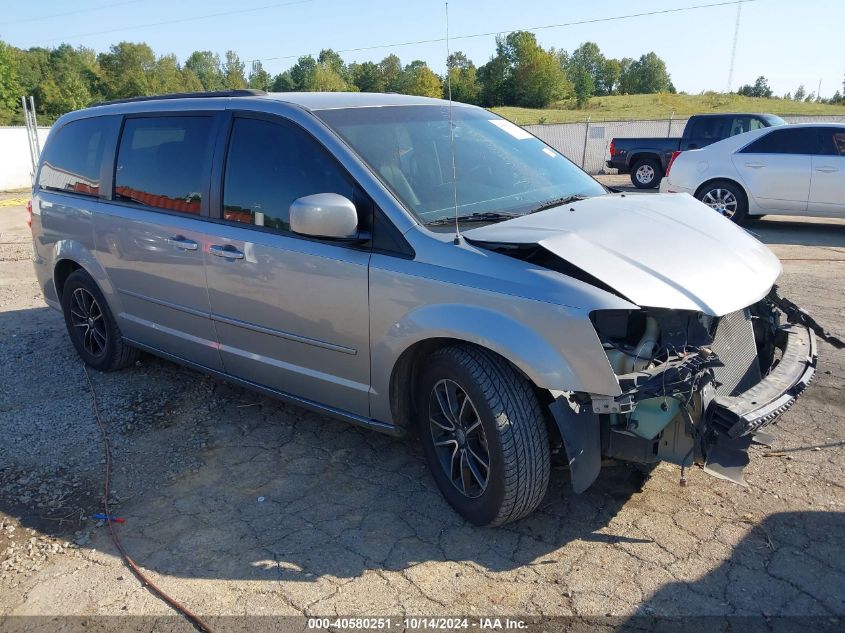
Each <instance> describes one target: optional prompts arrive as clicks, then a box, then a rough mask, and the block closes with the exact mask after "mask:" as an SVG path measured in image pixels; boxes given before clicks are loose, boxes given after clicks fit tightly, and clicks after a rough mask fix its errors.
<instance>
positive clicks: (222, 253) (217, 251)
mask: <svg viewBox="0 0 845 633" xmlns="http://www.w3.org/2000/svg"><path fill="white" fill-rule="evenodd" d="M208 252H209V253H211V254H212V255H216V256H217V257H225V258H226V259H243V258H244V254H243V252H242V251H239V250H238V249H236V248H235V247H234V246H232V245H231V244H226V245H225V246H221V245H219V244H214V245H212V246H209V248H208Z"/></svg>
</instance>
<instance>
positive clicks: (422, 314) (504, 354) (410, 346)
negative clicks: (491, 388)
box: [373, 305, 618, 429]
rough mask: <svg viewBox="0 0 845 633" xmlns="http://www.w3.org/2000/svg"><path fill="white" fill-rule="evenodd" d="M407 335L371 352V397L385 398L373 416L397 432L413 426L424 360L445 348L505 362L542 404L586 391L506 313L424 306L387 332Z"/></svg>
mask: <svg viewBox="0 0 845 633" xmlns="http://www.w3.org/2000/svg"><path fill="white" fill-rule="evenodd" d="M409 331H413V332H414V333H415V335H413V336H411V337H408V338H403V339H402V340H396V339H393V340H391V339H392V338H393V337H392V336H389V337H387V339H386V340H385V341H383V342H382V343H380V344H378V345H376V346H375V348H374V349H373V381H374V388H375V393H376V394H384V396H383V399H382V401H381V402H378V400H379V398H376V402H375V403H374V404H375V407H374V409H376V408H377V409H378V411H376V410H374V411H373V413H374V414H376V415H374V417H376V418H377V419H382V418H380V417H379V415H377V414H378V413H381V414H382V415H384V417H390V418H391V420H392V421H393V423H394V424H395V425H396V426H397V427H399V428H402V429H407V428H409V427H412V421H413V411H414V409H413V406H414V404H415V403H414V402H413V400H414V385H415V384H416V382H415V381H416V377H417V376H418V373H419V371H420V368H421V367H422V365H423V363H424V362H425V359H426V358H427V357H428V356H429V355H430V354H432V353H433V352H435V351H436V350H438V349H441V348H443V347H445V346H448V345H455V344H464V345H471V346H474V347H477V348H479V349H482V350H484V351H486V352H488V353H492V354H495V355H497V356H499V357H501V358H503V359H504V360H506V361H507V362H508V363H509V364H510V365H512V366H513V367H514V368H515V369H516V370H517V371H518V372H519V373H520V374H521V375H523V376H524V377H525V378H526V379H527V380H528V381H529V382H530V383H531V385H533V387H534V389H535V390H536V391H537V393H538V395H539V397H540V399H541V401H546V400H547V399H548V398H549V396H548V394H549V390H552V389H554V390H560V389H563V390H574V391H582V390H585V387H584V385H583V384H582V380H581V378H582V377H581V376H579V375H578V373H577V372H576V371H575V370H574V369H573V367H572V365H571V363H570V362H569V360H568V359H567V358H565V357H564V356H563V355H562V354H561V353H560V352H559V351H558V350H557V349H556V348H555V346H554V345H552V344H551V343H550V342H549V341H547V340H546V339H544V338H543V337H542V336H540V335H539V334H538V333H537V332H534V331H532V330H531V329H530V328H529V327H527V326H526V325H524V324H522V323H519V322H518V321H515V320H514V319H512V318H510V317H508V316H506V315H503V314H500V313H497V312H493V311H491V310H488V309H482V308H476V307H470V306H454V305H453V306H426V307H425V308H422V309H420V310H417V311H415V312H414V313H412V314H410V315H407V316H406V319H405V320H403V322H401V323H399V324H397V325H396V326H395V327H393V328H391V332H392V333H393V336H397V334H396V333H400V332H405V333H408V332H409ZM388 358H390V359H395V360H391V362H390V365H389V368H388V367H385V366H384V365H382V363H383V362H384V361H385V360H387V359H388ZM385 370H387V371H385ZM385 374H386V375H385ZM616 387H617V388H618V385H616ZM608 388H612V386H611V385H608ZM549 401H550V400H549Z"/></svg>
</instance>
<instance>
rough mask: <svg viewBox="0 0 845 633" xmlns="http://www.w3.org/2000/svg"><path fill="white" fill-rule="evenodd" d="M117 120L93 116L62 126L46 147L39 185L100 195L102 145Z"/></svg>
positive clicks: (116, 123)
mask: <svg viewBox="0 0 845 633" xmlns="http://www.w3.org/2000/svg"><path fill="white" fill-rule="evenodd" d="M118 123H119V117H113V116H112V117H91V118H89V119H79V120H76V121H71V122H70V123H68V124H67V125H65V126H63V127H62V128H61V129H60V130H58V131H57V133H56V137H55V138H51V139H50V142H49V143H48V144H47V147H45V148H44V158H43V162H42V166H41V173H40V175H39V178H38V187H39V188H40V189H45V190H48V191H63V192H70V193H76V194H81V195H84V196H94V197H96V196H98V195H99V193H100V167H101V166H102V162H103V149H104V147H105V143H106V139H107V138H112V134H113V132H114V128H115V127H116V126H117V125H118Z"/></svg>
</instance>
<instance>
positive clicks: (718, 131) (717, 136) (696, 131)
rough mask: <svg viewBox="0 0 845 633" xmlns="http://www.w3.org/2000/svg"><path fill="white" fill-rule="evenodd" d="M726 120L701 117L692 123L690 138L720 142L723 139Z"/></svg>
mask: <svg viewBox="0 0 845 633" xmlns="http://www.w3.org/2000/svg"><path fill="white" fill-rule="evenodd" d="M727 122H728V121H727V119H724V118H720V117H703V118H701V119H698V120H696V121H694V122H693V124H692V132H691V133H690V136H691V137H692V138H697V139H706V140H721V139H722V138H724V136H726V135H725V133H724V127H725V125H726V124H727Z"/></svg>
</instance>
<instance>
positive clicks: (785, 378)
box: [552, 287, 841, 492]
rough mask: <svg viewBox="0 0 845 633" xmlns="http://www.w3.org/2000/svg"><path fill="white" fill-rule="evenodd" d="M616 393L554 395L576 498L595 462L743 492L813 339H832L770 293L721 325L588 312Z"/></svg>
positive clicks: (800, 385)
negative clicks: (692, 469) (696, 468)
mask: <svg viewBox="0 0 845 633" xmlns="http://www.w3.org/2000/svg"><path fill="white" fill-rule="evenodd" d="M591 319H592V322H593V325H594V326H595V329H596V332H597V333H598V335H599V338H600V340H601V342H602V345H603V347H604V349H605V352H606V353H607V358H608V361H609V362H610V365H611V367H612V368H613V371H614V373H615V374H616V375H617V379H618V381H619V386H620V389H621V392H622V393H621V394H620V395H617V396H602V395H597V394H588V393H577V392H573V393H558V394H555V396H556V400H555V402H554V404H553V405H552V412H553V414H554V416H555V419H556V421H557V423H558V427H559V429H560V431H561V436H562V438H563V442H564V445H565V448H566V451H567V455H568V457H569V462H570V469H571V474H572V485H573V488H574V489H575V491H576V492H581V491H583V490H585V489H586V488H587V487H589V486H590V485H591V484H592V482H593V481H594V480H595V478H596V476H597V475H598V473H599V470H600V469H601V460H602V457H605V458H612V459H618V460H623V461H630V462H638V463H646V464H648V463H655V462H658V461H669V462H673V463H676V464H679V465H680V466H681V467H682V480H683V468H684V467H686V466H689V465H691V464H693V463H695V464H698V465H700V466H702V467H703V468H704V470H705V471H707V472H708V473H710V474H712V475H715V476H717V477H720V478H723V479H727V480H730V481H733V482H735V483H738V484H741V485H745V481H744V479H743V477H742V470H743V468H744V467H745V465H746V464H747V463H748V455H747V449H748V446H749V445H750V443H751V442H752V441H754V440H755V439H757V440H759V441H762V442H763V443H769V442H770V439H768V436H765V435H764V434H763V432H762V431H761V429H763V428H764V427H766V426H768V425H769V424H771V423H772V422H774V421H775V420H776V419H777V418H778V417H779V416H780V415H781V414H782V413H783V412H784V411H786V410H787V409H788V408H789V407H790V406H792V404H793V403H794V402H795V400H796V399H797V398H798V396H799V395H800V394H801V393H802V392H803V391H804V390H805V389H806V387H807V385H808V384H809V382H810V380H811V379H812V377H813V374H814V372H815V368H816V360H817V350H816V339H815V335H814V331H815V332H816V333H818V334H820V335H822V336H823V337H824V338H826V339H827V340H831V342H833V343H834V344H837V343H841V341H838V340H837V339H834V338H833V337H830V336H829V335H827V333H825V332H824V331H823V330H821V328H820V327H819V326H818V325H817V324H816V323H815V322H814V321H813V320H812V319H811V318H810V317H809V316H808V315H806V313H804V312H803V311H801V310H800V309H798V308H797V307H796V306H794V304H792V303H790V302H788V301H786V300H784V299H782V298H781V297H779V296H778V294H777V287H774V288H773V289H772V291H771V292H770V293H769V295H768V296H767V297H766V298H764V299H763V300H761V301H759V302H757V303H755V304H753V305H751V306H748V307H747V308H745V309H742V310H738V311H735V312H732V313H729V314H726V315H724V316H722V317H718V318H717V317H711V316H708V315H706V314H704V313H701V312H694V311H685V310H671V309H665V308H643V309H640V310H630V311H628V310H606V311H601V310H600V311H596V312H593V313H592V314H591Z"/></svg>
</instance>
